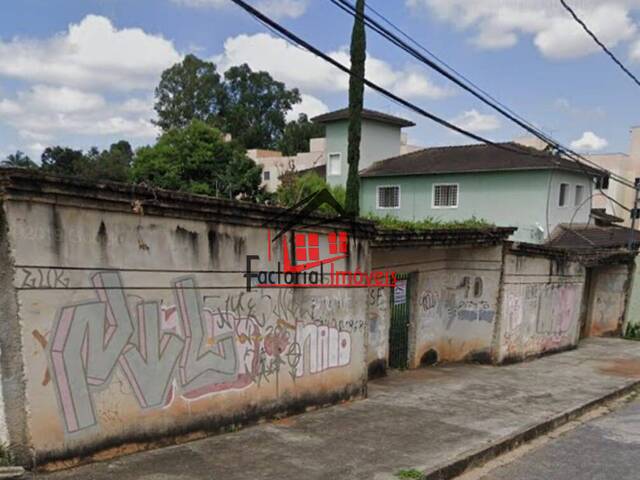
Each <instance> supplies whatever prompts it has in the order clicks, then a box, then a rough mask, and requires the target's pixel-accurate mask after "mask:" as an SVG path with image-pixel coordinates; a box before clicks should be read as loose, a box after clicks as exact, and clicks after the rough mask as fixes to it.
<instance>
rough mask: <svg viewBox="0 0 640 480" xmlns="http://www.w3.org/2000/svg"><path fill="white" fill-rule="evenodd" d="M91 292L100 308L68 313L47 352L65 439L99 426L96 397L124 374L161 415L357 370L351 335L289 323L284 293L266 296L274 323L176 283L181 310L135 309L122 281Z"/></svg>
mask: <svg viewBox="0 0 640 480" xmlns="http://www.w3.org/2000/svg"><path fill="white" fill-rule="evenodd" d="M91 282H92V284H93V287H94V289H95V294H96V297H97V299H95V300H92V301H87V302H84V303H78V304H74V305H70V306H65V307H63V308H61V309H60V311H59V313H58V317H57V320H56V322H55V324H54V327H53V330H52V333H51V337H50V338H51V340H50V342H49V345H48V347H47V348H48V356H49V364H50V371H51V373H52V378H53V383H54V386H55V390H56V395H57V398H58V402H59V405H60V409H61V412H62V418H63V423H64V426H65V431H66V432H67V433H75V432H79V431H82V430H84V429H87V428H90V427H93V426H96V425H97V424H98V420H97V416H96V408H95V404H94V393H95V392H96V391H99V390H101V389H104V388H107V387H108V386H109V384H110V382H111V380H112V377H113V376H114V373H115V371H116V369H118V368H119V369H120V371H121V372H122V374H123V377H124V378H125V380H126V381H127V382H128V384H129V385H130V387H131V391H132V392H133V395H134V396H135V398H136V400H137V402H138V404H139V406H140V408H142V409H154V408H164V407H166V406H168V405H170V404H171V403H172V402H173V401H174V399H175V398H176V396H178V395H179V396H180V397H182V398H183V399H185V400H187V401H193V400H198V399H201V398H203V397H206V396H209V395H213V394H216V393H219V392H222V391H227V390H234V389H236V390H237V389H243V388H246V387H248V386H249V385H251V384H256V385H260V383H261V382H263V381H269V379H270V378H271V377H272V376H274V375H275V376H276V377H277V376H278V375H279V374H280V372H281V371H288V374H289V375H290V376H291V377H292V378H293V379H294V380H295V378H297V377H302V376H303V375H305V374H317V373H320V372H323V371H325V370H328V369H330V368H337V367H343V366H346V365H348V364H349V363H350V361H351V334H350V333H349V332H347V331H342V330H340V329H338V328H335V327H333V326H328V325H323V324H319V323H318V322H312V323H305V322H304V321H302V320H300V319H296V318H291V313H292V312H294V309H291V308H289V307H288V306H287V301H288V300H287V299H286V298H284V295H286V293H285V292H283V293H281V294H280V295H278V297H277V298H273V299H272V298H271V297H268V296H263V299H266V300H267V301H269V302H270V305H269V311H270V312H272V313H273V316H271V315H269V319H270V320H271V321H269V319H267V318H266V316H265V315H264V314H263V315H262V316H260V315H258V314H257V313H256V311H255V308H254V307H255V304H254V303H252V302H253V300H251V302H249V307H247V308H239V307H240V303H242V301H243V300H242V297H241V296H240V297H237V298H234V299H229V298H228V299H227V301H226V302H224V307H222V308H217V309H213V308H208V307H205V306H204V305H203V297H202V296H201V294H200V292H199V290H198V286H197V284H196V280H195V278H193V277H185V278H180V279H177V280H174V281H173V282H172V290H173V296H174V299H175V305H173V306H163V305H162V304H161V303H160V302H158V301H145V300H142V299H140V300H139V301H138V303H137V305H136V306H135V308H134V309H132V308H131V307H130V305H129V299H128V297H127V296H126V295H125V293H124V287H123V282H122V279H121V277H120V274H119V273H118V272H99V273H96V274H94V275H92V277H91ZM230 300H231V301H230ZM289 301H290V299H289ZM234 307H235V308H234ZM131 310H134V312H135V313H134V314H132V312H131ZM286 310H288V315H287V312H286ZM271 323H273V324H271Z"/></svg>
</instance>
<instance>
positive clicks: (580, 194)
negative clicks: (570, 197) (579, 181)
mask: <svg viewBox="0 0 640 480" xmlns="http://www.w3.org/2000/svg"><path fill="white" fill-rule="evenodd" d="M583 201H584V186H582V185H576V198H575V202H574V205H575V206H576V207H579V206H580V205H582V202H583Z"/></svg>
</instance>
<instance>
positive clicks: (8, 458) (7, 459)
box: [0, 443, 13, 467]
mask: <svg viewBox="0 0 640 480" xmlns="http://www.w3.org/2000/svg"><path fill="white" fill-rule="evenodd" d="M12 465H13V456H12V455H11V452H10V451H9V448H8V447H7V445H6V444H5V443H0V467H10V466H12Z"/></svg>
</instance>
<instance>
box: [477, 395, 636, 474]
mask: <svg viewBox="0 0 640 480" xmlns="http://www.w3.org/2000/svg"><path fill="white" fill-rule="evenodd" d="M481 479H482V480H516V479H517V480H567V479H570V480H583V479H584V480H638V479H640V399H636V400H634V401H632V402H630V403H629V404H627V405H625V406H622V407H621V408H620V409H618V410H616V411H614V412H612V413H609V414H607V415H605V416H603V417H600V418H597V419H595V420H592V421H591V422H588V423H586V424H584V425H581V426H579V427H578V428H576V429H575V430H572V431H569V432H567V433H566V434H564V435H562V436H560V437H558V438H556V439H554V440H551V441H550V442H548V443H546V444H545V445H543V446H541V447H540V448H539V449H537V450H533V451H531V452H529V453H527V454H525V455H524V456H523V457H522V458H519V459H517V460H514V461H513V462H511V463H509V464H507V465H504V466H502V467H498V468H497V469H495V470H493V471H492V472H491V473H487V474H485V475H484V476H483V477H481Z"/></svg>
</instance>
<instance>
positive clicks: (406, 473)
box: [396, 468, 424, 480]
mask: <svg viewBox="0 0 640 480" xmlns="http://www.w3.org/2000/svg"><path fill="white" fill-rule="evenodd" d="M396 477H398V478H402V479H403V480H422V479H423V478H424V475H423V474H422V472H421V471H419V470H416V469H415V468H410V469H407V470H400V471H399V472H398V473H396Z"/></svg>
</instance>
